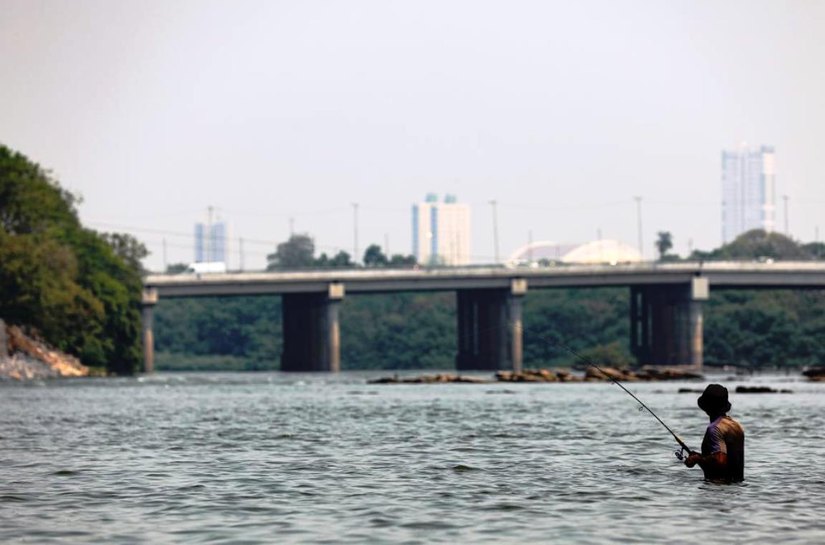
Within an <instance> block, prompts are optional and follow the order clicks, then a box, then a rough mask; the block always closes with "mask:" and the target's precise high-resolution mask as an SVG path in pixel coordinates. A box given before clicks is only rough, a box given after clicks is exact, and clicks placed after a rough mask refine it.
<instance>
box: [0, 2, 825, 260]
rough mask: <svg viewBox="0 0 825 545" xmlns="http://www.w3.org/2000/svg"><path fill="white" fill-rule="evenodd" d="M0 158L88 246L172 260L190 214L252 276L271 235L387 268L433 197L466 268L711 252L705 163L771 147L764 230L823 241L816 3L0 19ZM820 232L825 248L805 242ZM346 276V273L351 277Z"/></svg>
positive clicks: (44, 10) (20, 9)
mask: <svg viewBox="0 0 825 545" xmlns="http://www.w3.org/2000/svg"><path fill="white" fill-rule="evenodd" d="M0 10H2V13H3V16H2V17H0V81H2V85H0V142H2V143H3V144H5V145H8V146H10V147H12V148H13V149H15V150H18V151H20V152H22V153H24V154H26V155H27V156H28V157H30V158H31V159H32V160H34V161H36V162H38V163H40V164H41V165H42V166H44V167H46V168H48V169H51V170H52V171H53V173H54V175H55V177H56V178H57V179H58V180H59V181H60V182H61V184H62V185H63V186H64V187H66V188H68V189H70V190H72V191H74V192H77V193H79V194H80V195H82V197H83V202H82V204H80V206H79V210H80V217H81V220H82V221H83V222H84V224H86V225H88V226H89V227H92V228H94V229H97V230H100V231H119V232H128V233H131V234H133V235H135V236H137V237H138V238H139V239H141V240H142V241H143V242H145V243H146V245H147V246H148V248H149V250H150V251H151V252H152V255H151V256H150V257H149V258H147V260H146V265H147V266H149V267H150V268H151V269H154V270H159V269H161V268H162V262H163V247H164V245H163V241H164V239H165V240H166V249H167V252H166V253H167V262H168V263H175V262H186V263H188V262H191V260H192V256H193V255H194V240H193V236H192V225H193V223H195V222H196V221H198V220H199V219H200V218H201V217H202V214H203V211H204V210H205V209H206V208H207V207H208V206H213V207H215V208H216V210H219V211H220V213H221V215H222V217H223V218H224V219H225V220H227V221H229V222H231V223H232V225H233V235H232V239H233V240H232V244H230V246H231V249H232V252H233V254H234V255H233V257H232V259H231V261H233V262H235V263H237V262H238V256H237V252H238V250H239V245H238V243H237V241H238V239H240V238H243V239H244V243H243V249H244V254H245V255H244V262H245V267H246V268H247V269H262V268H263V267H264V266H265V264H266V254H268V253H271V252H273V251H274V249H275V245H276V244H277V243H278V242H281V241H284V240H286V239H287V238H288V237H289V234H290V232H291V231H292V230H294V232H299V233H303V232H306V233H309V234H311V235H312V236H314V238H315V240H316V246H317V247H318V249H319V251H326V252H327V253H330V252H331V251H336V250H338V249H343V250H345V251H347V252H351V251H352V249H353V246H354V240H353V238H354V237H353V232H354V229H353V219H354V214H353V210H354V208H353V206H352V205H353V203H357V204H358V207H357V217H358V232H359V242H358V246H359V248H360V249H361V251H363V249H364V248H366V247H367V245H369V244H370V243H377V244H379V245H382V246H384V245H385V244H386V243H387V242H389V250H390V251H391V252H393V253H404V254H406V253H408V252H409V248H410V239H411V226H410V219H409V211H410V207H411V205H412V204H413V203H415V202H417V201H419V200H420V199H421V196H422V195H425V194H426V193H429V192H437V193H439V194H445V193H450V194H457V195H460V196H461V201H462V202H465V203H467V204H469V205H470V206H471V207H472V211H473V212H472V237H473V244H472V254H473V256H472V259H473V261H475V262H482V261H492V258H493V254H494V247H493V246H494V242H493V226H492V207H491V205H490V202H491V201H495V202H496V203H497V205H496V207H497V216H498V231H499V245H500V256H501V257H502V259H503V258H504V257H506V256H507V255H509V253H510V252H511V251H512V250H514V249H515V248H517V247H519V246H522V245H524V244H526V243H527V241H528V239H529V237H530V233H532V238H533V240H554V241H559V242H561V243H567V242H570V243H581V242H586V241H589V240H593V239H596V238H597V237H598V235H599V234H601V236H602V237H603V238H611V239H617V240H620V241H623V242H625V243H626V244H629V245H631V246H634V247H635V246H637V240H638V237H637V213H636V211H637V209H636V201H634V196H640V197H641V199H642V200H641V210H642V226H643V233H642V240H643V242H644V248H643V252H644V256H645V257H646V258H648V259H650V258H653V257H654V255H655V252H654V242H655V240H656V233H657V232H658V231H670V232H671V233H672V234H673V239H674V244H675V248H674V250H675V251H676V252H678V253H680V254H686V253H687V252H688V251H689V250H690V249H711V248H714V247H717V246H719V245H720V244H721V242H722V240H721V236H720V234H721V202H722V193H721V186H722V184H721V178H720V165H719V157H720V152H721V151H722V150H724V149H733V148H736V147H737V146H738V145H739V144H740V142H742V141H747V142H749V143H751V144H752V145H758V144H761V143H766V144H770V145H772V146H774V147H775V149H776V157H777V172H776V192H777V198H778V200H779V202H780V203H781V204H780V205H779V206H777V214H776V230H777V231H779V232H784V225H785V223H786V218H785V216H784V209H783V206H782V204H784V202H783V200H782V196H787V197H788V198H787V204H788V210H789V217H788V218H787V223H788V226H789V231H790V234H791V235H792V236H793V237H795V238H797V239H800V240H803V241H811V240H813V239H814V237H815V232H816V230H817V228H818V227H821V228H823V229H825V220H823V218H825V165H823V162H822V160H821V159H820V150H821V149H822V148H823V145H825V102H823V100H822V97H823V96H825V74H823V71H822V68H821V64H822V59H824V58H825V38H823V36H822V32H821V29H822V28H825V3H823V2H811V1H803V0H797V1H790V2H783V3H779V2H772V1H758V0H757V1H744V0H742V1H728V2H722V3H720V2H713V1H709V0H707V1H703V0H697V1H695V2H667V3H663V2H654V1H650V0H646V1H642V0H628V1H620V2H614V1H608V0H598V1H597V0H584V1H582V2H575V3H571V2H554V1H550V2H544V1H542V2H540V1H524V2H517V3H512V2H485V1H470V0H467V1H447V2H443V1H438V2H436V1H430V0H418V1H408V2H383V1H380V0H374V1H357V0H353V1H350V2H340V3H333V2H320V1H313V0H308V1H304V2H278V1H268V0H266V1H265V0H261V1H256V0H240V1H237V2H229V1H225V0H176V1H160V0H121V1H118V2H109V1H107V0H75V1H72V2H63V1H58V0H0ZM820 223H821V224H820ZM356 257H357V258H360V256H356Z"/></svg>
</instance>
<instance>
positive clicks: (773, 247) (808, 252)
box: [691, 229, 818, 261]
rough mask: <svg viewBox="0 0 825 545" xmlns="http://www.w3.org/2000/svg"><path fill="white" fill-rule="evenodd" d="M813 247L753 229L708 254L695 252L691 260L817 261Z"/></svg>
mask: <svg viewBox="0 0 825 545" xmlns="http://www.w3.org/2000/svg"><path fill="white" fill-rule="evenodd" d="M816 248H817V247H816V246H815V245H801V244H797V243H796V242H794V241H793V239H790V238H788V237H786V236H785V235H782V234H780V233H768V232H766V231H763V230H761V229H754V230H752V231H748V232H746V233H742V234H741V235H739V236H738V237H737V238H736V240H734V241H733V242H730V243H728V244H725V245H724V246H722V247H720V248H717V249H716V250H713V251H710V252H702V251H695V252H693V255H692V256H691V257H692V258H693V259H703V260H708V261H710V260H766V259H773V260H780V259H786V260H807V259H818V257H817V255H816V254H815V253H814V251H816Z"/></svg>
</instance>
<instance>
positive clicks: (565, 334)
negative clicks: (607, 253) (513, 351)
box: [524, 288, 630, 367]
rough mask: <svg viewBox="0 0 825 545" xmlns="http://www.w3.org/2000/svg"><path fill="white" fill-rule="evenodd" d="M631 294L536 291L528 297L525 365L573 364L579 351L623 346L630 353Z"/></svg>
mask: <svg viewBox="0 0 825 545" xmlns="http://www.w3.org/2000/svg"><path fill="white" fill-rule="evenodd" d="M629 301H630V294H629V292H628V290H627V289H623V288H599V289H586V290H572V289H560V290H542V291H538V290H534V291H530V292H529V293H528V294H527V296H526V297H525V298H524V364H525V366H530V367H540V366H543V365H544V366H553V365H572V364H574V363H576V359H575V357H574V356H573V355H572V354H570V352H569V350H568V349H567V348H566V347H569V348H571V349H573V350H575V351H576V352H581V351H583V350H587V349H589V348H593V347H597V346H601V345H610V344H611V343H619V344H620V345H621V346H622V347H624V348H623V350H625V351H627V350H628V349H627V345H628V339H629V336H630V324H629V321H628V319H627V315H628V310H627V309H628V305H629V304H630V302H629Z"/></svg>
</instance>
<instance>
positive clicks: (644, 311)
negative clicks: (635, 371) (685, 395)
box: [630, 277, 708, 367]
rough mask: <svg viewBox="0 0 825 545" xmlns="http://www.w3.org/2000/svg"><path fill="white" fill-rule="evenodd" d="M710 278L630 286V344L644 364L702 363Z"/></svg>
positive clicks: (697, 365) (693, 364) (640, 361)
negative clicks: (703, 327)
mask: <svg viewBox="0 0 825 545" xmlns="http://www.w3.org/2000/svg"><path fill="white" fill-rule="evenodd" d="M707 298H708V280H707V278H704V277H694V278H693V279H692V281H691V283H690V284H686V285H685V284H679V285H672V286H667V285H655V286H633V287H632V288H631V289H630V347H631V350H632V352H633V354H634V355H635V356H636V359H637V361H638V362H639V363H640V364H643V365H690V366H693V367H701V366H702V352H703V337H702V335H703V330H702V326H703V324H702V322H703V316H702V301H704V300H706V299H707Z"/></svg>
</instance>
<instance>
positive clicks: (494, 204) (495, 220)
mask: <svg viewBox="0 0 825 545" xmlns="http://www.w3.org/2000/svg"><path fill="white" fill-rule="evenodd" d="M497 205H498V202H497V201H496V200H495V199H493V200H492V201H490V206H492V207H493V252H494V254H495V263H496V264H498V210H497Z"/></svg>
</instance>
